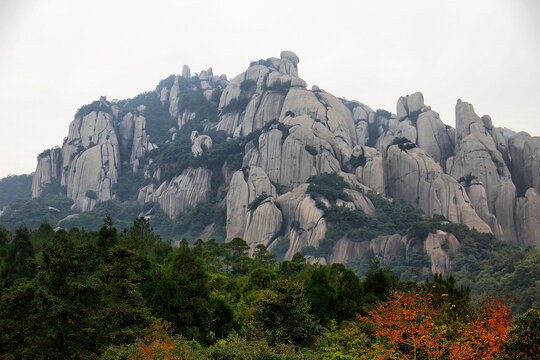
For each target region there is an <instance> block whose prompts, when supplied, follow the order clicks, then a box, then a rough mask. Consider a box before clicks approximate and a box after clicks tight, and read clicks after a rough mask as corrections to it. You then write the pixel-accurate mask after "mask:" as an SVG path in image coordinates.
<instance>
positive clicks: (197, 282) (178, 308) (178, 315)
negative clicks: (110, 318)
mask: <svg viewBox="0 0 540 360" xmlns="http://www.w3.org/2000/svg"><path fill="white" fill-rule="evenodd" d="M164 275H165V276H163V277H162V278H161V279H160V280H159V282H158V284H157V285H156V290H155V292H154V294H153V295H152V299H151V306H152V308H153V310H154V313H155V314H156V315H157V316H159V317H161V318H163V319H165V320H167V321H170V322H171V323H172V324H173V326H174V328H175V329H176V330H177V331H178V332H179V333H180V334H182V335H184V336H186V337H189V338H195V339H198V340H203V334H202V331H203V330H207V329H208V328H209V327H210V314H209V308H208V301H209V298H210V286H209V276H208V273H207V272H206V268H205V264H204V262H203V260H202V259H201V258H199V257H197V256H195V254H194V253H193V250H191V249H190V248H189V246H188V245H182V246H180V248H178V249H176V251H175V253H174V255H173V259H172V263H171V264H170V265H169V267H168V269H167V271H166V272H165V274H164Z"/></svg>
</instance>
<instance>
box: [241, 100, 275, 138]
mask: <svg viewBox="0 0 540 360" xmlns="http://www.w3.org/2000/svg"><path fill="white" fill-rule="evenodd" d="M284 100H285V95H284V94H283V93H280V92H274V91H265V92H263V93H262V94H261V95H256V96H255V97H254V99H253V100H252V101H250V103H249V104H248V106H247V108H246V113H245V115H244V118H243V120H242V124H241V126H242V134H243V135H244V136H245V135H248V134H249V133H251V132H252V131H255V130H257V129H260V128H262V127H263V126H264V125H265V124H266V123H267V122H269V121H271V120H274V119H278V118H279V115H280V114H281V107H282V106H283V101H284Z"/></svg>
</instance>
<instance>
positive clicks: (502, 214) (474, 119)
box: [447, 100, 517, 242]
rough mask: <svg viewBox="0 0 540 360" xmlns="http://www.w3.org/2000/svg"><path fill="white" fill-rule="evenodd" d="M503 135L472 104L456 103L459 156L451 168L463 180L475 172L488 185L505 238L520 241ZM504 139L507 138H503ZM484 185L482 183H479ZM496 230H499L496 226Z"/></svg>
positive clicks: (491, 207)
mask: <svg viewBox="0 0 540 360" xmlns="http://www.w3.org/2000/svg"><path fill="white" fill-rule="evenodd" d="M499 135H500V136H501V137H502V135H501V134H499V133H498V132H497V131H493V128H492V126H491V122H490V121H488V119H487V118H486V117H484V119H481V118H480V117H479V116H478V115H476V113H475V112H474V108H473V106H472V105H471V104H468V103H466V102H462V101H461V100H458V103H457V105H456V155H455V156H454V157H453V158H449V159H448V162H447V171H448V173H449V174H451V175H452V176H453V177H454V178H456V179H460V178H462V177H466V176H468V175H471V176H473V177H475V179H476V180H478V182H479V183H480V184H482V185H481V186H483V187H484V188H485V192H486V196H487V205H488V209H489V212H490V213H491V214H493V215H494V216H495V217H496V218H497V221H498V223H499V224H500V226H501V227H502V230H503V233H504V238H505V239H506V240H508V241H513V242H516V241H517V230H516V224H515V209H516V200H517V199H516V189H515V186H514V183H513V182H512V177H511V174H510V171H509V170H508V167H507V165H506V162H505V158H504V156H503V154H502V153H501V152H500V151H499V149H500V148H501V146H502V145H499V148H498V145H497V144H500V139H499ZM502 141H504V139H503V140H502ZM478 186H480V185H478ZM493 230H494V232H496V229H493Z"/></svg>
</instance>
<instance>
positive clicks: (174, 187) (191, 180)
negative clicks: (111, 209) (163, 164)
mask: <svg viewBox="0 0 540 360" xmlns="http://www.w3.org/2000/svg"><path fill="white" fill-rule="evenodd" d="M211 177H212V172H211V171H210V170H208V169H206V168H196V169H193V168H188V169H186V170H184V171H183V172H182V173H181V174H180V175H178V176H177V177H175V178H173V179H172V180H171V181H165V182H164V183H162V184H161V185H160V186H159V187H158V188H157V189H156V190H154V186H153V185H148V186H146V187H144V188H142V189H141V190H140V191H139V195H138V199H137V200H138V201H139V203H141V204H142V203H145V202H157V203H159V205H160V207H161V209H162V210H163V211H164V212H165V213H166V214H167V215H168V216H169V217H170V218H171V219H174V218H175V217H176V216H177V215H178V214H180V213H182V212H185V211H186V210H187V209H189V208H194V207H195V206H197V204H199V203H201V202H203V201H205V200H206V197H207V195H208V191H209V190H210V179H211Z"/></svg>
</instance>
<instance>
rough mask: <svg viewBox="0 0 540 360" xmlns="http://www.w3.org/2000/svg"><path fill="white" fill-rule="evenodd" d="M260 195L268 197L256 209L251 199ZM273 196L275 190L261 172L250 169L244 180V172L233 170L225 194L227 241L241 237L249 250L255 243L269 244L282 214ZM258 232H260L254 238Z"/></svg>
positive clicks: (255, 168)
mask: <svg viewBox="0 0 540 360" xmlns="http://www.w3.org/2000/svg"><path fill="white" fill-rule="evenodd" d="M261 195H267V198H266V199H265V200H264V201H262V202H261V203H260V204H258V206H256V205H257V204H255V203H254V200H256V199H257V198H258V197H259V196H261ZM276 196H277V192H276V189H275V187H274V186H273V185H272V183H271V182H270V179H269V178H268V176H267V175H266V173H265V172H264V171H263V169H261V168H259V167H255V166H253V167H251V168H250V169H249V173H248V174H247V179H246V178H245V175H244V172H243V171H236V172H235V173H234V174H233V176H232V179H231V183H230V185H229V191H228V193H227V240H231V239H233V238H235V237H241V238H244V239H245V240H246V241H247V243H248V244H249V245H250V246H251V247H252V249H253V248H255V246H256V245H258V244H264V245H268V244H269V243H270V241H271V240H272V239H273V238H274V236H275V235H276V234H277V233H278V232H279V230H280V229H281V223H282V216H281V212H280V211H279V209H278V208H277V207H276V205H275V202H274V200H273V199H275V198H276ZM265 216H267V218H265ZM265 219H266V220H265ZM259 230H260V231H262V232H260V233H258V235H257V231H259ZM262 234H265V235H264V236H262Z"/></svg>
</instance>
